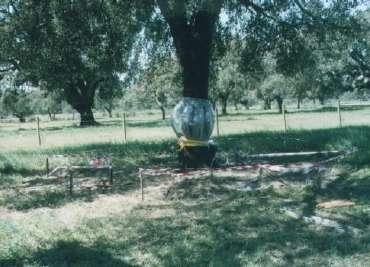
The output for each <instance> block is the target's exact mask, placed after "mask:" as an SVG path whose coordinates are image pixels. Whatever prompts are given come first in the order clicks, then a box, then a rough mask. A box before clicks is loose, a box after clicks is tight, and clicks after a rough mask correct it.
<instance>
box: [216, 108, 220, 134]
mask: <svg viewBox="0 0 370 267" xmlns="http://www.w3.org/2000/svg"><path fill="white" fill-rule="evenodd" d="M216 129H217V137H219V136H220V122H219V118H218V108H217V107H216Z"/></svg>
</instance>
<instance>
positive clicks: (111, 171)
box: [109, 165, 113, 186]
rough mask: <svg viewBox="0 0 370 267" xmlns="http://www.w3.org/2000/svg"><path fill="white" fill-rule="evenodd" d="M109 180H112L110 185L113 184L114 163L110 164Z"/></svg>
mask: <svg viewBox="0 0 370 267" xmlns="http://www.w3.org/2000/svg"><path fill="white" fill-rule="evenodd" d="M109 182H110V185H111V186H113V166H112V165H110V166H109Z"/></svg>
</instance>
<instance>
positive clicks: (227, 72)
mask: <svg viewBox="0 0 370 267" xmlns="http://www.w3.org/2000/svg"><path fill="white" fill-rule="evenodd" d="M134 2H135V4H133V3H134ZM142 5H144V6H142ZM0 7H1V9H0V11H1V16H0V23H1V24H0V43H1V45H0V73H1V83H0V116H1V118H5V117H8V116H13V117H16V118H18V119H19V120H20V121H21V122H23V121H25V120H26V118H27V116H30V115H32V114H48V115H49V117H50V119H51V120H53V119H55V118H56V114H59V113H70V112H72V111H76V113H79V114H80V119H81V125H92V124H94V123H95V119H94V114H93V112H94V111H104V112H106V114H107V116H110V117H112V116H114V115H115V114H119V113H121V112H122V111H130V110H144V109H159V110H161V112H162V117H163V119H165V118H166V117H167V111H168V110H170V109H171V108H172V107H173V106H174V105H175V104H176V103H177V101H178V100H179V99H180V98H181V97H182V93H181V92H182V88H183V77H184V76H183V75H182V68H181V64H180V63H179V61H178V59H177V58H178V57H176V53H175V51H174V49H173V44H172V42H173V41H172V39H171V38H170V37H169V36H168V35H169V29H168V27H163V23H164V20H163V18H161V17H160V16H158V17H155V16H153V14H152V13H151V12H152V9H150V5H149V4H145V3H141V1H137V3H136V1H77V2H76V1H1V4H0ZM310 8H311V9H310V10H315V6H311V7H310ZM320 8H322V7H317V12H320ZM348 8H350V7H348ZM230 10H232V11H230V12H227V10H226V9H225V10H223V11H222V12H221V19H220V22H219V23H218V24H217V33H216V36H215V38H214V39H215V40H214V45H213V46H212V51H213V52H212V58H211V64H210V75H209V97H210V99H211V101H212V102H213V103H214V104H215V105H218V106H219V109H220V112H222V114H226V113H227V112H228V108H229V107H233V108H235V109H239V108H246V109H248V108H251V107H253V106H258V107H260V108H262V109H265V110H268V109H272V108H275V107H276V108H277V109H278V111H279V112H282V109H283V103H284V101H285V102H287V101H288V102H289V103H291V104H292V103H294V105H295V106H296V108H298V109H299V108H300V107H301V105H302V104H305V103H316V102H317V103H319V104H325V103H326V101H328V100H332V99H336V98H340V97H342V98H350V99H358V100H367V99H368V93H369V89H370V34H369V31H368V30H369V28H370V27H369V26H370V12H369V11H366V8H365V11H364V10H363V9H362V10H359V11H353V14H355V15H354V17H353V21H345V23H344V22H343V23H342V21H341V20H340V19H338V18H337V20H336V21H334V23H332V24H333V25H331V24H330V23H331V22H330V23H329V22H328V21H326V23H327V24H328V25H329V27H332V28H333V33H330V34H328V33H325V34H322V36H321V35H320V29H319V28H320V24H317V25H316V24H315V23H313V22H312V24H307V25H308V26H307V25H305V26H304V27H301V28H293V27H291V26H289V25H287V26H286V28H284V29H283V30H282V31H280V32H279V34H276V32H275V31H276V29H274V27H273V26H272V24H271V25H263V24H261V23H262V22H264V23H267V22H269V23H272V22H274V19H275V18H274V17H266V18H265V20H264V21H262V22H261V21H258V22H256V23H259V24H257V26H256V27H257V29H260V31H251V32H248V31H246V30H245V29H244V27H243V25H244V24H245V25H247V24H248V25H249V24H250V23H252V22H253V21H252V22H251V20H250V18H249V17H245V16H244V17H243V16H239V17H238V19H235V18H233V16H232V13H233V12H234V13H235V14H239V13H238V12H240V11H239V10H238V9H230ZM257 11H258V10H257ZM257 11H256V12H257ZM235 14H234V15H235ZM157 15H158V14H157ZM282 25H284V24H282ZM305 27H306V28H307V27H308V28H309V27H312V28H309V29H306V28H305ZM315 27H317V29H316V28H315ZM159 28H160V29H161V30H158V29H159ZM336 28H338V29H336ZM160 40H162V41H160ZM163 40H165V41H163Z"/></svg>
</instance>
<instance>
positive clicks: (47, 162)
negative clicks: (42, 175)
mask: <svg viewBox="0 0 370 267" xmlns="http://www.w3.org/2000/svg"><path fill="white" fill-rule="evenodd" d="M46 178H49V158H48V157H47V158H46Z"/></svg>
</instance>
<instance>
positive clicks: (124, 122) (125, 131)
mask: <svg viewBox="0 0 370 267" xmlns="http://www.w3.org/2000/svg"><path fill="white" fill-rule="evenodd" d="M123 133H124V141H125V143H126V142H127V125H126V113H125V112H124V113H123Z"/></svg>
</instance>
